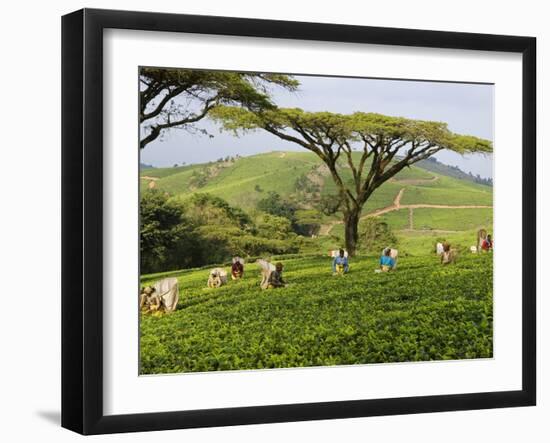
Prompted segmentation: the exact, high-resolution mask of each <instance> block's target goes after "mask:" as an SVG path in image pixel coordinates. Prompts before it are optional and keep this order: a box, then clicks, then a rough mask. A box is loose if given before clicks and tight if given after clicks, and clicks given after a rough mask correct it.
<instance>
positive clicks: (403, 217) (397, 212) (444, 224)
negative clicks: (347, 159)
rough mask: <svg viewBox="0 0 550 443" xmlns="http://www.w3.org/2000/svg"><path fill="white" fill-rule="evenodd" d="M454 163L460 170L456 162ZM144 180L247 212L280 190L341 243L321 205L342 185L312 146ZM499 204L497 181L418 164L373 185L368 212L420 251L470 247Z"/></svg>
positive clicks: (149, 174) (328, 243)
mask: <svg viewBox="0 0 550 443" xmlns="http://www.w3.org/2000/svg"><path fill="white" fill-rule="evenodd" d="M357 155H358V154H357ZM425 163H426V162H423V163H422V164H425ZM428 163H429V162H428ZM430 166H433V165H430ZM367 167H368V166H367ZM341 168H342V170H343V171H344V172H343V176H344V179H348V180H349V179H350V178H351V172H348V170H347V169H346V165H345V164H342V165H341ZM439 169H440V170H442V171H445V170H446V169H445V168H439ZM447 170H449V171H451V172H453V168H447ZM453 173H454V172H453ZM140 187H141V190H142V191H143V190H145V189H147V188H153V189H158V190H162V191H165V192H167V193H168V194H169V195H171V196H172V198H174V199H177V200H180V201H185V200H186V199H188V198H189V197H190V196H191V195H193V194H195V193H209V194H213V195H216V196H218V197H221V198H223V199H224V200H226V201H227V202H229V203H230V204H231V205H233V206H237V207H240V208H242V209H244V210H245V211H248V212H250V211H253V210H255V208H256V205H257V203H258V202H259V201H260V200H262V199H264V198H265V197H266V196H267V195H268V193H269V192H271V191H274V192H277V193H278V194H280V195H281V196H282V197H284V198H285V199H287V200H291V201H294V202H297V203H298V205H299V206H300V208H301V211H298V216H299V217H301V218H302V219H303V220H306V221H307V222H311V221H315V222H316V223H319V224H320V225H321V228H320V231H319V236H320V237H321V239H320V240H319V241H317V242H316V243H321V245H322V247H323V248H325V247H337V246H338V245H340V244H342V239H343V226H342V224H341V218H340V215H338V214H336V215H333V216H326V215H323V214H321V213H320V212H319V211H318V210H317V209H316V208H317V207H318V203H319V200H320V199H321V198H322V197H323V196H327V195H330V194H334V193H335V185H334V182H333V181H332V178H331V177H330V175H329V173H328V171H327V170H326V167H324V165H323V164H322V162H321V160H319V159H318V158H317V157H316V156H315V155H314V154H313V153H309V152H270V153H265V154H258V155H254V156H249V157H237V158H227V159H225V160H224V161H218V162H212V163H208V164H195V165H187V166H181V167H174V168H152V169H144V170H142V171H141V179H140ZM492 204H493V192H492V187H490V186H486V185H483V184H478V183H474V182H472V181H471V180H465V179H460V178H456V177H450V176H448V175H444V174H441V173H436V172H433V171H431V170H427V169H425V168H423V167H420V166H412V167H410V168H406V169H405V170H403V171H401V172H400V173H399V174H397V175H396V176H395V177H394V178H393V179H391V180H389V181H388V182H386V183H385V184H383V185H382V186H381V187H380V188H378V189H377V190H376V191H375V192H374V194H373V195H372V196H371V198H370V199H369V201H368V202H367V204H366V205H365V208H364V215H363V217H364V218H368V217H373V216H376V217H379V218H380V219H382V220H384V221H386V222H387V223H388V224H389V225H390V226H391V227H392V228H393V229H394V230H395V232H396V233H397V235H398V238H399V239H400V241H401V242H402V244H403V245H406V249H407V252H410V253H415V254H418V253H421V251H424V250H425V248H426V247H425V246H421V245H428V244H430V245H432V244H433V241H434V240H435V239H438V238H441V237H442V236H444V237H445V238H448V239H451V240H452V241H455V242H456V241H458V242H459V243H460V245H461V247H464V248H467V247H468V246H469V245H471V244H473V243H474V239H475V232H476V231H477V229H479V228H480V227H484V228H487V229H489V230H490V231H491V230H492V223H493V216H492ZM317 247H318V245H313V246H312V248H313V249H315V248H317ZM430 247H431V246H430ZM306 249H307V247H306Z"/></svg>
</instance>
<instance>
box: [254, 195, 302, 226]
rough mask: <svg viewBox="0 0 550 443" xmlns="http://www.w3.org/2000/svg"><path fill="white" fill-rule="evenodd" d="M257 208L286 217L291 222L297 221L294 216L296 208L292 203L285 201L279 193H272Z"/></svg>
mask: <svg viewBox="0 0 550 443" xmlns="http://www.w3.org/2000/svg"><path fill="white" fill-rule="evenodd" d="M257 208H258V209H259V210H260V211H263V212H267V213H268V214H271V215H277V216H279V217H285V218H287V219H288V220H290V221H291V222H294V221H295V219H296V218H295V216H294V214H295V212H296V207H295V206H294V205H293V204H292V203H291V202H289V201H287V200H283V199H282V198H281V196H280V195H279V194H278V193H277V192H273V191H270V192H269V193H268V194H267V196H266V197H265V198H263V199H261V200H260V201H259V202H258V204H257Z"/></svg>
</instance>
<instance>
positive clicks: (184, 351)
mask: <svg viewBox="0 0 550 443" xmlns="http://www.w3.org/2000/svg"><path fill="white" fill-rule="evenodd" d="M284 263H285V277H286V279H287V280H288V282H290V283H291V285H290V286H289V287H287V288H284V289H279V290H269V291H261V290H260V289H259V286H258V283H259V277H258V272H257V270H256V268H255V265H248V266H247V268H246V273H245V278H244V279H243V280H242V281H239V282H230V283H229V284H228V285H226V286H224V287H222V288H220V289H203V288H204V287H205V283H206V279H207V271H206V270H204V269H202V270H188V271H182V272H180V273H176V274H175V275H177V276H178V279H179V283H180V294H181V299H180V304H179V306H178V308H179V309H178V310H177V311H176V312H174V313H172V314H169V315H165V316H161V317H151V316H142V321H141V362H142V367H141V373H143V374H151V373H174V372H186V371H207V370H229V369H255V368H281V367H297V366H316V365H340V364H357V363H376V362H397V361H422V360H442V359H443V360H444V359H459V358H479V357H491V356H492V283H491V282H492V278H491V276H492V256H491V255H480V256H473V255H471V256H470V255H464V256H463V257H461V258H460V260H459V261H458V263H457V264H456V265H454V266H452V267H442V266H441V265H438V263H437V258H436V257H435V256H424V257H419V258H412V257H407V258H405V257H404V258H402V259H401V260H400V262H399V269H398V270H397V272H395V273H391V274H375V273H374V272H373V269H374V268H375V267H376V258H368V257H365V258H356V259H354V260H352V262H351V272H350V274H348V275H346V276H345V277H333V276H331V275H330V259H329V258H328V257H309V258H296V259H291V260H285V261H284ZM480 270H481V271H482V272H480ZM173 275H174V274H173ZM150 281H151V277H148V276H144V277H143V278H142V283H143V284H146V283H148V282H150Z"/></svg>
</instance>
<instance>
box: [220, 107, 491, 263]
mask: <svg viewBox="0 0 550 443" xmlns="http://www.w3.org/2000/svg"><path fill="white" fill-rule="evenodd" d="M212 117H213V118H215V119H217V120H218V121H220V122H221V123H222V125H223V127H224V128H225V129H228V130H233V131H236V133H239V132H240V131H243V130H244V131H246V130H254V129H263V130H265V131H267V132H269V133H271V134H273V135H275V136H277V137H279V138H281V139H283V140H286V141H289V142H292V143H296V144H298V145H300V146H302V147H303V148H305V149H308V150H309V151H311V152H314V153H315V154H316V155H317V156H318V157H319V158H320V159H321V160H322V161H323V162H324V163H325V164H326V165H327V167H328V169H329V171H330V175H331V177H332V179H333V180H334V183H335V184H336V187H337V190H338V197H339V203H340V205H339V210H340V211H341V212H342V214H343V221H344V224H345V243H346V249H347V250H348V252H349V253H350V254H351V255H354V254H355V252H356V249H357V244H358V225H359V219H360V216H361V212H362V210H363V207H364V205H365V203H366V202H367V201H368V199H369V197H370V196H371V195H372V193H373V192H374V191H375V190H376V189H377V188H378V187H379V186H380V185H382V184H383V183H384V182H386V181H387V180H389V179H390V178H391V177H393V176H394V175H396V174H397V173H398V172H399V171H401V170H402V169H403V168H405V167H407V166H410V165H412V164H414V163H416V162H418V161H420V160H423V159H426V158H428V157H430V156H431V155H433V154H435V153H436V152H439V151H441V150H443V149H448V150H451V151H455V152H458V153H460V154H464V153H470V152H492V143H491V142H490V141H488V140H484V139H480V138H478V137H474V136H471V135H460V134H455V133H453V132H451V131H450V130H449V129H448V127H447V124H446V123H442V122H433V121H422V120H412V119H407V118H401V117H390V116H386V115H381V114H374V113H363V112H356V113H354V114H348V115H344V114H333V113H329V112H305V111H303V110H301V109H270V110H265V111H264V110H261V111H259V112H254V111H250V110H246V109H243V108H236V107H226V106H220V107H217V108H216V109H214V110H213V113H212Z"/></svg>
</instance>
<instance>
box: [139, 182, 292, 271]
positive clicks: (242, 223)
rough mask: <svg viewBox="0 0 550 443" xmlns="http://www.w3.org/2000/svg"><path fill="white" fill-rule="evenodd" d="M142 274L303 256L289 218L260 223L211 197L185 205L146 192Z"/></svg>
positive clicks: (197, 197) (198, 197) (142, 207)
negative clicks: (242, 260)
mask: <svg viewBox="0 0 550 443" xmlns="http://www.w3.org/2000/svg"><path fill="white" fill-rule="evenodd" d="M140 223H141V224H140V246H141V249H140V253H141V273H151V272H158V271H170V270H174V269H182V268H188V267H195V266H203V265H206V264H210V263H219V262H224V261H227V260H230V259H231V257H234V256H235V255H239V256H243V257H249V256H261V255H271V254H288V253H295V252H298V249H299V245H300V243H299V240H298V238H297V237H296V235H295V234H294V233H293V232H292V229H291V223H290V221H289V220H288V219H286V218H284V217H277V216H274V215H270V214H264V215H263V216H262V217H260V219H259V222H258V225H257V226H256V224H255V223H254V222H253V221H252V220H251V218H250V217H249V215H248V214H247V213H246V212H244V211H243V210H242V209H239V208H235V207H233V206H231V205H229V204H228V203H227V202H226V201H225V200H223V199H222V198H219V197H216V196H213V195H211V194H195V195H193V197H192V198H191V199H189V201H188V202H186V204H185V205H183V204H180V203H177V202H175V201H173V200H171V199H170V198H169V197H168V196H167V195H166V194H164V193H162V192H160V191H156V190H147V191H145V192H144V193H143V194H142V197H141V205H140Z"/></svg>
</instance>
